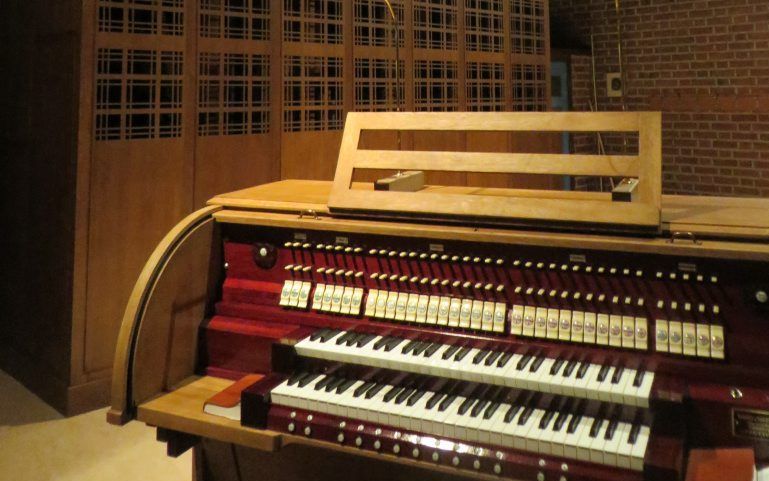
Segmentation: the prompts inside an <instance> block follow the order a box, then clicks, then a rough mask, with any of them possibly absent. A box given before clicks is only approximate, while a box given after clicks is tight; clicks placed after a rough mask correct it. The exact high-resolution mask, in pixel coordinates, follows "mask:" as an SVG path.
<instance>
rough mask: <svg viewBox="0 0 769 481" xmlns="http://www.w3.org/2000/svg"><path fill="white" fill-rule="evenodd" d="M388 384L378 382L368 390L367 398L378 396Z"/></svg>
mask: <svg viewBox="0 0 769 481" xmlns="http://www.w3.org/2000/svg"><path fill="white" fill-rule="evenodd" d="M386 386H387V384H376V385H374V386H372V387H371V388H370V389H368V390H367V391H366V395H365V396H364V397H365V398H366V399H371V398H373V397H374V396H376V395H377V394H378V393H379V391H381V390H382V389H384V388H385V387H386Z"/></svg>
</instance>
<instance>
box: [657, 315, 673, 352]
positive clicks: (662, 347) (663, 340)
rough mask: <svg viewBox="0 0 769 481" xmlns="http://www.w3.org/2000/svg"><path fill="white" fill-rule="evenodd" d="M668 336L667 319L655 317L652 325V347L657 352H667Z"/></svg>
mask: <svg viewBox="0 0 769 481" xmlns="http://www.w3.org/2000/svg"><path fill="white" fill-rule="evenodd" d="M669 337H670V331H669V329H668V321H665V320H662V319H657V321H656V322H655V326H654V349H655V350H656V351H657V352H668V351H669V350H670V349H669V347H668V343H669V340H668V339H669Z"/></svg>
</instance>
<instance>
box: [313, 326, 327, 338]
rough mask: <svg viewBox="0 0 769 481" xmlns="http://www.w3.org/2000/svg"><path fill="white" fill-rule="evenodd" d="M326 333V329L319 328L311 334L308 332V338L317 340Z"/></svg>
mask: <svg viewBox="0 0 769 481" xmlns="http://www.w3.org/2000/svg"><path fill="white" fill-rule="evenodd" d="M326 333H328V329H326V328H325V327H324V328H322V329H319V330H317V331H315V332H313V333H312V334H310V340H311V341H317V340H318V339H320V338H322V337H323V336H324V335H325V334H326Z"/></svg>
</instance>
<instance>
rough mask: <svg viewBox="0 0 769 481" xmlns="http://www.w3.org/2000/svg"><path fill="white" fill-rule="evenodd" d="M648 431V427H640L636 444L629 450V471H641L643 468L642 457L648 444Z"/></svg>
mask: <svg viewBox="0 0 769 481" xmlns="http://www.w3.org/2000/svg"><path fill="white" fill-rule="evenodd" d="M649 434H650V430H649V427H648V426H641V429H640V430H639V433H638V437H637V438H636V442H635V444H634V445H633V448H632V449H631V454H630V456H631V457H630V469H633V470H635V471H642V470H643V467H644V457H645V456H646V446H647V445H648V444H649Z"/></svg>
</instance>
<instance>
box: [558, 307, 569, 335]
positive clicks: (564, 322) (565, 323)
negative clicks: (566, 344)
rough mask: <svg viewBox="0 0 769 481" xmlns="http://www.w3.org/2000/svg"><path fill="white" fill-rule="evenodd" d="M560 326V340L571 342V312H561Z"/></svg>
mask: <svg viewBox="0 0 769 481" xmlns="http://www.w3.org/2000/svg"><path fill="white" fill-rule="evenodd" d="M559 318H560V321H559V322H560V325H559V326H558V339H559V340H561V341H569V340H571V311H570V310H568V309H561V311H560V312H559Z"/></svg>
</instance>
